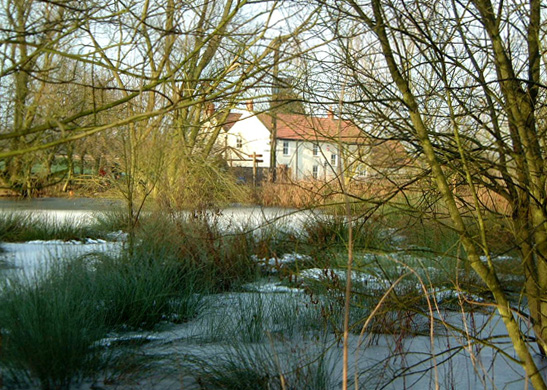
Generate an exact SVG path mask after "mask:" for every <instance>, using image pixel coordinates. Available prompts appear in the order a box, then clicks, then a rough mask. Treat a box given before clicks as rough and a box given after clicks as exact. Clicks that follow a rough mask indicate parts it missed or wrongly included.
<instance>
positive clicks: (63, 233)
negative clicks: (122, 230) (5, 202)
mask: <svg viewBox="0 0 547 390" xmlns="http://www.w3.org/2000/svg"><path fill="white" fill-rule="evenodd" d="M105 219H106V217H97V219H96V220H94V221H92V223H83V222H82V221H80V220H78V219H77V218H66V219H63V220H60V219H57V218H55V217H51V216H47V215H45V214H44V215H40V214H37V215H32V214H27V213H20V212H12V213H0V241H4V242H25V241H33V240H44V241H45V240H62V241H72V240H76V241H83V240H85V239H87V238H95V239H97V238H105V237H107V236H108V233H109V232H111V231H114V229H112V230H110V229H106V228H107V227H114V224H113V223H112V222H110V223H109V224H107V222H106V221H105Z"/></svg>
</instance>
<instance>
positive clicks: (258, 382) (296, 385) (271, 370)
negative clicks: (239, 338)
mask: <svg viewBox="0 0 547 390" xmlns="http://www.w3.org/2000/svg"><path fill="white" fill-rule="evenodd" d="M307 347H308V346H306V347H304V348H300V347H297V346H294V345H292V344H290V343H286V344H281V345H280V344H277V345H275V346H274V345H273V343H270V344H268V343H265V344H234V345H232V346H230V347H225V348H224V351H223V352H221V353H220V354H219V355H218V356H217V358H216V359H214V361H206V360H203V359H198V358H194V368H195V367H198V366H199V369H195V370H193V371H194V372H193V375H194V376H195V377H196V381H197V382H198V383H199V384H200V385H201V386H202V387H201V388H206V389H209V388H212V389H227V390H262V389H263V390H327V389H332V388H334V385H335V384H334V383H333V378H334V375H333V373H332V367H333V366H332V365H331V364H330V363H331V362H329V359H328V346H326V345H320V346H319V348H313V347H311V346H310V347H309V348H307ZM189 360H192V359H189Z"/></svg>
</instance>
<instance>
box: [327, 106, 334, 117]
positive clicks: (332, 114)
mask: <svg viewBox="0 0 547 390" xmlns="http://www.w3.org/2000/svg"><path fill="white" fill-rule="evenodd" d="M327 118H329V119H334V111H332V109H330V108H329V109H328V110H327Z"/></svg>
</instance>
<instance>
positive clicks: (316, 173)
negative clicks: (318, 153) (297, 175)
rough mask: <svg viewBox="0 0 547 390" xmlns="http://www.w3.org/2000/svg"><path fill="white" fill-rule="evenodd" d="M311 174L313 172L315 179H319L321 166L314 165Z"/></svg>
mask: <svg viewBox="0 0 547 390" xmlns="http://www.w3.org/2000/svg"><path fill="white" fill-rule="evenodd" d="M311 174H312V176H313V178H314V179H317V176H318V175H319V166H318V165H314V166H313V167H312V171H311Z"/></svg>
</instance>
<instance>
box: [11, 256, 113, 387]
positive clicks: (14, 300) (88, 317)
mask: <svg viewBox="0 0 547 390" xmlns="http://www.w3.org/2000/svg"><path fill="white" fill-rule="evenodd" d="M97 302H99V297H98V296H97V295H96V291H95V289H94V288H93V275H92V274H91V273H90V272H89V271H88V269H87V268H86V267H85V266H84V265H83V264H81V263H78V262H74V263H71V264H70V267H68V265H67V264H66V263H64V262H61V263H59V264H55V263H51V265H50V266H49V267H48V269H47V270H44V271H43V272H41V273H40V274H38V275H37V276H36V277H35V278H34V279H31V278H23V279H11V280H8V281H4V283H3V285H2V293H1V303H2V304H1V307H0V319H1V324H2V334H3V340H4V342H3V345H2V354H1V362H2V365H3V366H4V369H5V371H6V372H8V376H7V378H6V380H7V381H8V382H11V383H17V382H23V383H25V382H27V383H28V382H30V383H32V382H34V381H38V382H39V383H40V386H41V388H42V389H44V390H49V389H68V388H69V386H70V385H71V384H72V383H73V382H77V381H79V380H80V379H82V378H83V377H87V376H90V375H93V374H94V373H95V372H96V371H97V370H99V367H100V366H101V365H102V363H103V362H102V353H101V351H99V350H98V349H94V348H92V345H93V343H94V342H96V341H97V340H99V339H100V338H101V337H103V336H104V334H105V332H106V328H105V326H104V322H103V316H102V313H101V312H100V311H98V310H97Z"/></svg>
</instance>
